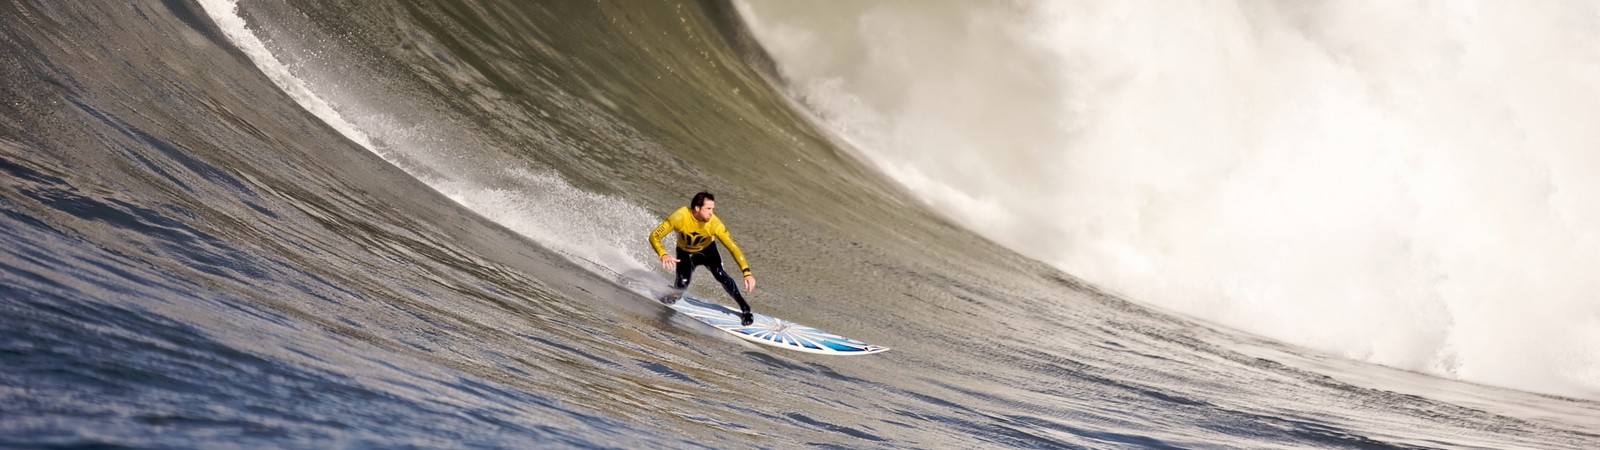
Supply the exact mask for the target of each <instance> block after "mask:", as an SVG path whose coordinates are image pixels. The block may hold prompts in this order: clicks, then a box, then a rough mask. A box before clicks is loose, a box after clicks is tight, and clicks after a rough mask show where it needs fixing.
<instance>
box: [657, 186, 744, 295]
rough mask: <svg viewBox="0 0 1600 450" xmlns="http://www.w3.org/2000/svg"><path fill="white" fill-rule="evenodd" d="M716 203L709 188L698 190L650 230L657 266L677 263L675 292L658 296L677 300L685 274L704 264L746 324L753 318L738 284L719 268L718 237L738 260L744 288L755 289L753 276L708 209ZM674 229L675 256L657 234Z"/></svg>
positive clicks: (686, 282)
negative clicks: (683, 204) (726, 293)
mask: <svg viewBox="0 0 1600 450" xmlns="http://www.w3.org/2000/svg"><path fill="white" fill-rule="evenodd" d="M716 207H717V198H716V197H715V196H712V195H711V193H710V192H701V193H698V194H695V195H694V198H693V199H691V200H690V201H689V206H685V207H682V208H678V210H677V211H674V212H673V213H672V215H670V216H667V220H666V221H664V222H661V225H658V226H656V229H655V230H654V231H651V232H650V246H651V247H654V248H655V249H656V255H659V256H660V257H661V268H663V269H667V270H672V269H673V266H677V269H678V278H677V280H676V281H674V282H673V287H674V288H676V289H678V293H675V294H672V295H668V296H667V297H665V298H663V299H661V301H662V302H664V303H667V304H672V303H674V302H677V301H678V296H679V295H682V292H683V290H684V289H686V288H688V287H689V277H690V275H693V274H694V268H695V267H699V266H705V267H706V268H707V269H710V270H711V276H712V277H716V279H717V282H719V283H722V288H723V289H724V290H727V291H728V295H729V296H732V297H733V299H734V300H735V301H738V302H739V311H740V312H739V319H740V321H741V322H743V324H744V325H746V326H748V325H750V324H751V323H752V322H754V320H755V319H754V316H753V315H751V314H750V304H748V303H745V301H744V296H742V295H739V287H738V286H736V285H735V284H734V283H733V277H730V276H728V272H725V271H723V270H722V255H721V253H719V252H717V243H716V242H715V241H722V243H723V245H727V246H728V253H729V254H731V255H733V260H734V261H735V262H738V263H739V270H740V271H742V272H744V289H745V291H747V292H748V291H754V290H755V289H756V277H755V275H751V274H750V264H748V263H746V262H745V261H744V253H742V252H740V251H739V246H738V245H736V244H734V243H733V238H732V237H731V236H728V227H726V226H724V225H722V220H721V219H718V218H717V216H716V215H714V214H712V211H713V210H714V209H716ZM674 231H676V232H677V233H678V251H677V257H673V256H672V255H668V254H667V250H666V249H664V248H662V247H661V238H663V237H666V236H667V233H669V232H674Z"/></svg>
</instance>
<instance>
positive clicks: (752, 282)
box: [744, 275, 756, 292]
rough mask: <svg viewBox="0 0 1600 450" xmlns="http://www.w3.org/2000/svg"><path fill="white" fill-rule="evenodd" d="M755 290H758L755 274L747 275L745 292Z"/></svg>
mask: <svg viewBox="0 0 1600 450" xmlns="http://www.w3.org/2000/svg"><path fill="white" fill-rule="evenodd" d="M754 290H756V276H755V275H745V276H744V291H745V292H750V291H754Z"/></svg>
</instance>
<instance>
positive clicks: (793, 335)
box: [668, 295, 889, 355]
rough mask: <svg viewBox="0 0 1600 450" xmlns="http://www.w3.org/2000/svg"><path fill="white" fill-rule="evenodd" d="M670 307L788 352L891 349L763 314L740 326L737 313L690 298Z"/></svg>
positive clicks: (866, 352)
mask: <svg viewBox="0 0 1600 450" xmlns="http://www.w3.org/2000/svg"><path fill="white" fill-rule="evenodd" d="M668 306H669V307H671V308H672V309H673V310H675V311H678V312H680V313H683V314H684V315H687V316H689V317H693V318H695V320H699V321H701V322H704V323H705V324H706V325H711V326H713V327H716V328H717V329H719V330H722V331H726V332H728V333H730V334H732V335H734V336H738V337H739V338H740V339H744V340H746V341H750V342H754V343H757V344H762V345H770V346H773V347H778V348H781V349H785V350H794V351H797V352H806V353H815V354H819V355H870V354H873V353H881V352H885V351H888V350H889V347H884V346H880V345H872V344H868V343H865V342H861V341H858V340H855V339H850V338H847V337H844V336H840V335H837V334H833V333H829V332H826V331H822V330H819V329H816V328H812V327H808V326H805V325H801V324H798V323H794V322H790V321H787V320H783V319H779V318H777V317H772V316H768V315H764V314H761V313H755V314H754V316H755V321H754V322H752V323H751V324H750V325H749V326H744V325H740V324H739V312H738V311H737V310H734V309H731V308H728V307H726V306H722V305H719V304H716V303H710V302H707V301H704V300H700V299H696V298H693V297H689V296H687V295H685V296H683V297H682V298H680V299H678V301H677V302H674V303H672V304H671V305H668Z"/></svg>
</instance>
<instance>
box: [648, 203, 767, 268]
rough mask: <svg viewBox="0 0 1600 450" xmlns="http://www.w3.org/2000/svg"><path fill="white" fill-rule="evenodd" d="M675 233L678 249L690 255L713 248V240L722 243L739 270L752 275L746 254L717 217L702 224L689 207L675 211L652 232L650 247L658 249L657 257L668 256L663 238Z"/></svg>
mask: <svg viewBox="0 0 1600 450" xmlns="http://www.w3.org/2000/svg"><path fill="white" fill-rule="evenodd" d="M673 231H676V232H678V248H680V249H683V251H686V252H689V253H700V251H702V250H705V249H706V247H709V246H711V239H712V238H716V240H719V241H722V245H726V246H728V253H730V254H732V255H733V260H734V261H735V262H738V263H739V270H740V271H742V272H744V274H745V275H749V274H750V264H748V263H745V262H744V253H743V252H740V251H739V246H738V245H737V244H734V243H733V237H731V236H728V227H726V226H723V225H722V220H721V219H718V218H717V216H715V215H712V216H711V220H707V221H705V222H701V221H698V220H695V218H694V213H691V212H689V207H687V206H685V207H682V208H678V210H677V211H673V212H672V215H670V216H667V220H666V221H664V222H661V225H657V226H656V229H655V230H654V231H651V232H650V246H651V247H654V248H655V249H656V256H658V257H660V256H666V254H667V249H665V248H662V247H661V238H664V237H667V233H670V232H673Z"/></svg>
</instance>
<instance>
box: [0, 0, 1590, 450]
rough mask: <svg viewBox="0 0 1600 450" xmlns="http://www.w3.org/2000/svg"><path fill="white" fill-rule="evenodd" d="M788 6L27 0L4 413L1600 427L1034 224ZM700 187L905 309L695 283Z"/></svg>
mask: <svg viewBox="0 0 1600 450" xmlns="http://www.w3.org/2000/svg"><path fill="white" fill-rule="evenodd" d="M916 4H921V2H911V3H909V5H916ZM901 5H902V6H905V5H907V4H901ZM930 5H934V6H929V7H927V8H928V9H927V10H918V9H916V7H910V8H911V9H912V11H911V12H910V13H909V14H911V16H912V17H923V16H917V14H919V13H925V12H930V11H935V8H950V7H951V5H952V4H950V3H943V2H936V3H930ZM956 5H957V6H959V4H956ZM957 9H960V8H957ZM763 11H764V12H763ZM939 11H944V10H939ZM1007 11H1011V10H1007ZM935 12H936V11H935ZM946 12H947V11H946ZM1011 12H1015V11H1011ZM772 14H773V13H772V11H771V10H761V9H760V6H759V5H756V6H754V7H752V5H747V4H744V3H733V4H730V3H724V2H715V1H706V2H688V1H684V2H674V1H626V2H609V1H599V2H593V1H556V2H505V1H480V0H461V1H439V2H399V1H383V0H362V1H351V2H343V1H302V0H283V1H240V2H237V3H235V2H234V1H231V0H201V1H198V2H194V1H183V0H166V1H153V0H152V1H132V2H110V1H88V2H55V1H31V2H30V1H18V2H8V3H4V4H0V57H3V58H0V230H3V232H0V447H4V448H351V447H355V448H542V447H581V448H590V447H596V448H1552V449H1557V448H1571V449H1587V448H1596V447H1600V403H1597V402H1596V401H1595V400H1593V397H1594V395H1583V392H1584V391H1583V390H1582V388H1581V386H1583V385H1582V384H1581V383H1579V384H1576V386H1580V388H1575V389H1568V391H1571V392H1572V393H1570V394H1567V395H1556V394H1553V393H1551V392H1550V391H1554V390H1555V389H1539V388H1537V387H1523V386H1516V385H1515V384H1514V383H1496V382H1494V381H1496V380H1495V379H1474V378H1472V377H1471V376H1467V375H1470V374H1462V373H1455V374H1452V373H1448V372H1444V373H1440V372H1437V371H1431V370H1428V369H1427V368H1426V367H1423V368H1417V367H1408V366H1406V365H1404V364H1394V363H1391V362H1390V361H1385V360H1381V359H1380V360H1373V359H1370V358H1361V357H1359V356H1357V357H1351V356H1349V355H1345V354H1341V353H1339V352H1337V351H1330V350H1328V349H1325V348H1321V347H1318V346H1315V345H1305V344H1299V343H1295V340H1294V339H1287V338H1281V337H1279V338H1274V337H1273V336H1274V334H1273V333H1271V332H1270V330H1267V331H1265V332H1263V331H1261V330H1255V329H1252V327H1250V326H1247V325H1241V324H1238V323H1231V322H1228V321H1227V320H1221V319H1218V318H1215V317H1207V316H1205V315H1204V314H1196V313H1194V312H1193V311H1185V310H1183V308H1167V307H1162V306H1160V305H1161V304H1163V303H1161V302H1160V301H1157V300H1155V299H1141V298H1140V297H1139V296H1138V294H1137V291H1136V290H1131V289H1127V288H1125V287H1122V288H1116V289H1113V288H1109V287H1107V286H1110V285H1111V283H1110V282H1102V281H1092V280H1090V279H1088V278H1085V275H1086V274H1076V273H1073V272H1071V271H1068V270H1066V269H1064V267H1073V266H1072V265H1071V264H1064V263H1062V262H1061V261H1055V260H1052V259H1051V258H1049V257H1046V256H1041V255H1040V254H1035V253H1028V252H1026V249H1019V248H1018V247H1026V245H1019V244H1018V243H1017V242H1012V241H1004V242H1002V241H1003V239H1002V238H997V237H996V236H997V235H996V234H995V233H993V231H994V230H991V229H986V228H985V227H984V226H983V223H982V222H973V221H970V220H967V219H962V218H961V217H962V214H959V212H960V211H961V210H960V209H959V208H955V209H952V208H950V207H949V206H950V204H949V203H940V202H939V201H937V199H936V198H935V197H930V196H928V195H926V193H927V192H928V191H927V190H926V189H927V187H928V186H929V185H928V184H919V183H915V182H909V181H907V180H908V179H907V178H906V177H905V173H906V172H904V171H896V170H895V167H896V166H894V164H893V162H894V161H896V160H894V159H892V158H891V159H885V158H884V157H883V154H884V153H882V152H883V149H881V148H877V147H874V146H873V145H872V144H873V142H872V141H871V140H870V139H864V138H863V135H861V134H858V133H856V132H854V131H852V130H850V129H848V128H840V127H839V126H837V125H839V124H840V123H857V124H859V123H860V122H849V121H843V122H841V121H839V120H838V117H839V116H837V115H830V111H834V110H830V109H828V107H827V105H824V104H822V103H821V102H819V101H818V99H819V98H822V97H817V96H816V95H814V94H815V91H808V90H807V89H808V86H811V84H808V83H810V82H811V81H815V80H809V81H808V79H806V78H804V75H805V74H803V73H798V72H795V71H794V67H796V66H795V65H794V64H795V63H794V62H793V61H794V59H793V58H794V56H793V54H791V53H785V52H784V51H780V49H777V48H774V47H773V45H774V42H776V41H774V36H778V37H779V38H781V37H782V36H783V34H782V33H780V32H782V31H784V30H786V29H788V28H781V27H779V26H778V25H775V24H774V20H777V19H775V17H779V16H773V15H772ZM941 14H943V12H941ZM1113 16H1114V15H1113ZM929 17H945V16H939V15H937V14H935V15H932V16H929ZM954 17H962V15H961V14H957V15H955V16H954ZM1115 19H1117V17H1111V18H1109V19H1107V20H1115ZM872 23H874V22H871V21H864V22H861V24H864V25H861V24H858V25H855V26H856V27H858V28H856V29H862V28H860V27H867V26H868V25H870V24H872ZM1023 25H1024V24H1023V23H1018V24H1017V26H1019V27H1021V26H1023ZM954 29H960V27H956V28H954ZM788 30H792V29H788ZM774 33H777V34H774ZM977 53H980V54H981V53H983V52H977ZM934 75H935V74H930V75H929V76H930V77H932V76H934ZM915 81H917V80H916V79H906V82H907V83H909V84H915V83H914V82H915ZM936 91H937V90H936ZM908 92H909V93H906V92H902V93H898V94H896V95H915V93H916V91H915V90H913V91H908ZM951 92H953V91H951ZM808 93H809V94H808ZM980 93H981V92H980ZM808 95H810V96H809V97H808ZM834 98H837V97H834ZM925 131H928V132H929V133H933V132H934V131H940V132H943V131H947V130H939V129H926V130H925ZM934 134H936V135H937V133H934ZM997 147H998V146H997ZM997 151H998V150H997ZM934 155H938V153H934ZM1007 155H1010V156H1019V155H1023V156H1025V154H1018V153H1008V154H1007ZM977 159H982V158H977ZM1010 161H1011V163H1010V165H1012V166H1015V167H1014V169H1016V170H1021V171H1024V172H1019V173H1020V175H1018V176H1019V177H1021V176H1024V175H1027V174H1028V173H1031V172H1026V171H1028V170H1034V169H1037V167H1029V165H1028V164H1026V162H1027V161H1026V160H1023V161H1021V163H1018V162H1017V161H1015V159H1014V158H1013V159H1011V160H1010ZM970 167H972V168H973V169H974V170H978V171H980V172H983V173H989V172H985V171H990V170H995V169H996V167H998V166H983V165H972V166H970ZM1005 175H1006V172H1004V171H1001V172H995V174H994V176H998V177H1004V176H1005ZM932 178H938V177H932ZM1001 188H1003V186H1002V187H1001ZM1001 188H996V189H1001ZM701 190H708V191H711V192H714V193H716V194H717V198H718V203H717V206H718V207H717V213H718V215H719V216H720V217H721V218H722V220H723V221H725V222H726V223H727V224H728V225H729V228H730V230H731V232H732V234H733V236H734V238H735V239H736V240H737V241H738V243H739V245H740V247H741V248H743V250H744V252H745V254H746V255H747V256H748V257H749V259H750V263H751V265H752V268H753V270H754V272H755V275H756V277H757V279H758V286H757V288H756V290H755V291H754V292H753V293H751V294H750V295H749V299H750V301H751V303H752V304H753V306H754V308H755V309H756V310H758V311H761V312H763V313H766V314H770V315H774V316H778V317H783V318H786V319H792V320H794V321H797V322H800V323H805V324H808V325H812V326H816V327H820V328H823V329H827V330H829V331H833V332H837V333H840V334H843V335H845V336H849V337H853V338H856V339H860V340H863V341H866V342H870V343H874V344H879V345H885V346H888V347H892V348H893V350H891V351H889V352H887V353H882V354H878V355H872V356H865V357H824V356H815V355H808V354H802V353H796V352H785V351H781V350H775V349H770V348H767V347H757V346H755V345H752V344H748V343H744V342H742V341H738V340H736V339H733V338H732V337H730V336H726V335H724V334H723V333H721V332H719V331H716V330H713V329H711V328H709V327H707V326H704V325H702V324H700V323H698V322H695V321H693V320H692V319H688V318H686V317H682V316H678V315H675V314H673V313H671V312H670V310H668V309H667V308H664V307H662V306H660V305H658V304H656V303H655V302H654V300H653V299H652V298H650V292H651V291H652V290H655V289H659V288H660V287H662V286H664V285H665V284H666V283H667V278H666V275H665V272H664V271H663V270H661V269H660V268H659V267H658V265H657V264H656V261H655V255H654V254H653V253H652V252H651V250H650V247H649V246H648V244H647V243H646V242H645V240H646V236H647V234H648V233H649V231H650V229H651V228H652V227H653V226H654V225H655V224H656V223H658V222H659V221H660V220H661V219H662V218H663V217H665V215H666V214H667V213H669V212H671V211H672V210H673V209H676V208H677V207H679V206H681V205H683V204H684V203H686V202H687V200H688V198H689V197H690V196H692V195H693V194H694V193H695V192H698V191H701ZM967 192H969V193H970V192H978V191H967ZM1041 206H1042V207H1050V205H1041ZM1063 211H1065V210H1063ZM980 212H981V211H980ZM1004 231H1007V233H1000V235H1002V236H1003V235H1008V234H1009V231H1012V230H1004ZM1041 239H1044V238H1041ZM1051 242H1053V241H1051ZM1583 242H1584V243H1587V242H1589V241H1583ZM1584 245H1587V244H1584ZM697 278H699V279H698V280H696V284H695V286H694V287H693V289H692V290H691V292H692V293H693V294H695V295H698V296H700V297H703V298H706V299H710V300H714V301H724V302H726V299H725V298H724V294H722V293H721V292H720V289H718V287H717V286H716V285H715V284H714V283H711V282H710V279H709V274H705V273H701V274H700V275H699V276H697ZM1540 281H1541V280H1538V279H1535V280H1533V281H1531V282H1540ZM1531 292H1535V293H1537V292H1539V290H1537V289H1533V290H1531ZM1160 294H1161V295H1170V294H1171V293H1170V292H1165V291H1163V292H1161V293H1160ZM1197 295H1200V294H1197ZM1591 295H1592V294H1591ZM1282 301H1292V299H1283V300H1282ZM1546 309H1549V308H1546ZM1557 310H1558V311H1565V310H1561V309H1559V308H1557ZM1394 326H1402V327H1403V326H1404V324H1395V325H1394ZM1246 330H1248V331H1251V332H1246ZM1549 345H1565V344H1564V343H1550V344H1549ZM1563 348H1565V347H1563ZM1580 348H1581V347H1580ZM1593 348H1594V347H1588V353H1582V352H1579V353H1576V354H1573V355H1572V358H1573V359H1575V360H1578V361H1580V362H1582V361H1593V360H1594V359H1595V358H1596V356H1595V354H1594V353H1593ZM1520 350H1522V351H1525V352H1533V353H1537V352H1538V351H1539V350H1540V349H1538V348H1532V347H1529V348H1523V349H1520ZM1588 367H1593V366H1592V365H1591V366H1588ZM1503 370H1508V371H1516V370H1519V367H1507V368H1504V369H1503ZM1527 370H1533V371H1535V372H1536V373H1534V374H1533V378H1534V379H1537V378H1538V376H1539V374H1540V373H1539V372H1537V371H1538V370H1539V368H1537V367H1535V368H1532V369H1527ZM1563 377H1564V375H1560V374H1557V375H1551V376H1549V377H1547V378H1550V379H1558V380H1567V381H1570V380H1571V378H1570V377H1566V378H1563ZM1568 385H1573V384H1572V383H1568ZM1588 386H1591V387H1592V386H1594V385H1593V384H1590V385H1588ZM1588 392H1590V393H1591V394H1592V393H1593V391H1592V390H1591V391H1588Z"/></svg>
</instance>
